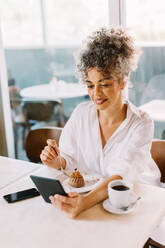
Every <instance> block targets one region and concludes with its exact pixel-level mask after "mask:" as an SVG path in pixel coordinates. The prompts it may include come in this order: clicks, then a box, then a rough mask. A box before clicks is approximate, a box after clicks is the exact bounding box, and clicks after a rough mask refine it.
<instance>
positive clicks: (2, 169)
mask: <svg viewBox="0 0 165 248" xmlns="http://www.w3.org/2000/svg"><path fill="white" fill-rule="evenodd" d="M40 168H41V166H40V165H37V164H34V163H30V162H29V163H27V162H25V161H21V160H16V159H9V158H6V157H2V156H0V189H2V188H4V187H6V186H8V185H9V184H11V183H13V182H15V181H17V180H19V179H20V178H22V177H24V176H26V175H27V174H29V173H31V172H34V171H35V170H37V169H40Z"/></svg>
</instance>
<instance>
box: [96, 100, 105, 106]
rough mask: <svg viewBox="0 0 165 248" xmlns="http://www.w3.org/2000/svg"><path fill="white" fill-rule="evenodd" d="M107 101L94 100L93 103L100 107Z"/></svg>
mask: <svg viewBox="0 0 165 248" xmlns="http://www.w3.org/2000/svg"><path fill="white" fill-rule="evenodd" d="M106 101H107V99H99V100H95V103H96V104H97V105H101V104H103V103H104V102H106Z"/></svg>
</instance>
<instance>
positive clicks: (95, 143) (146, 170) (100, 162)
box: [41, 28, 160, 217]
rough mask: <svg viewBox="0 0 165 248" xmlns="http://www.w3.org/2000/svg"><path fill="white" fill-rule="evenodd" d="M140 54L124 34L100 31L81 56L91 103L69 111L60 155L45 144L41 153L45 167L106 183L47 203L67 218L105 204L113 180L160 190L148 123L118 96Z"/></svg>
mask: <svg viewBox="0 0 165 248" xmlns="http://www.w3.org/2000/svg"><path fill="white" fill-rule="evenodd" d="M139 54H140V51H139V49H137V48H136V47H135V45H134V41H133V39H132V38H131V37H130V36H129V35H128V34H127V33H126V32H124V31H123V30H122V29H110V30H107V29H105V28H102V29H100V30H98V31H96V32H94V33H93V34H92V35H91V36H89V37H88V40H87V43H86V44H85V47H84V48H83V49H82V50H81V52H80V55H79V61H78V63H77V69H78V72H79V75H80V78H81V80H82V81H83V82H84V83H85V84H86V85H87V88H88V94H89V96H90V99H91V101H90V102H84V103H81V104H79V105H78V106H77V108H76V109H75V110H74V111H73V113H72V116H71V118H70V120H69V121H68V122H67V124H66V125H65V128H64V129H63V132H62V135H61V138H60V145H59V146H60V149H58V147H57V145H56V143H55V141H53V140H48V146H47V147H45V148H44V150H43V151H42V153H41V160H42V162H43V163H44V164H46V165H47V166H50V167H53V168H56V169H60V168H61V167H62V168H63V169H65V170H66V171H69V170H70V171H71V172H73V170H74V168H78V169H79V170H81V171H84V172H90V171H92V172H97V173H100V174H101V175H102V176H103V177H105V181H104V182H103V183H102V184H101V185H99V186H98V187H97V188H96V189H95V190H93V191H92V192H90V193H88V194H87V195H84V196H82V195H79V194H76V193H70V194H68V197H64V196H60V195H55V196H51V197H50V199H51V202H52V204H53V205H54V206H55V207H57V208H60V209H61V210H62V211H64V212H66V213H67V214H68V215H69V216H70V217H75V216H76V215H78V214H79V213H80V212H82V211H83V210H85V209H87V208H89V207H91V206H93V205H94V204H96V203H98V202H100V201H102V200H104V199H105V198H107V185H108V183H109V182H110V181H112V180H115V179H121V178H124V179H125V180H128V181H131V182H135V181H138V182H143V183H150V184H153V185H159V182H160V172H159V170H158V169H157V166H156V165H155V163H154V161H153V160H152V158H151V155H150V148H151V142H152V137H153V124H152V121H151V120H150V118H149V117H148V115H147V114H146V113H143V112H142V111H140V110H139V109H137V108H136V107H135V106H134V105H133V104H131V103H130V102H129V101H127V100H125V99H124V96H123V92H124V90H125V89H126V87H127V83H128V79H129V75H130V72H131V70H133V69H135V68H136V64H137V60H138V57H139ZM52 147H54V149H53V148H52ZM59 154H60V159H58V158H59V157H58V155H59Z"/></svg>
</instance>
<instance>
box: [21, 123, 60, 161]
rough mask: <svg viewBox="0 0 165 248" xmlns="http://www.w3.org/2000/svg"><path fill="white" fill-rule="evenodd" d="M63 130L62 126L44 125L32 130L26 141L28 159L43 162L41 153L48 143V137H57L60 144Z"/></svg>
mask: <svg viewBox="0 0 165 248" xmlns="http://www.w3.org/2000/svg"><path fill="white" fill-rule="evenodd" d="M61 132H62V128H60V127H43V128H39V129H34V130H31V131H30V132H29V133H28V135H27V138H26V142H25V150H26V155H27V157H28V159H29V160H30V161H31V162H34V163H41V159H40V154H41V151H42V150H43V149H44V147H45V146H46V145H47V143H46V141H47V139H55V140H56V142H57V145H58V143H59V138H60V135H61Z"/></svg>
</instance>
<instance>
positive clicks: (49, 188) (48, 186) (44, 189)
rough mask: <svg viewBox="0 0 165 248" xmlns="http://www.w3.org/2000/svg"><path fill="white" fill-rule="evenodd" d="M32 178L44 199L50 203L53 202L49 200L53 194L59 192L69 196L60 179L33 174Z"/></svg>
mask: <svg viewBox="0 0 165 248" xmlns="http://www.w3.org/2000/svg"><path fill="white" fill-rule="evenodd" d="M30 178H31V179H32V181H33V183H34V184H35V186H36V187H37V189H38V191H39V192H40V194H41V196H42V197H43V199H44V200H45V201H46V202H48V203H51V202H50V200H49V197H50V196H51V195H55V194H59V195H64V196H67V193H66V192H65V190H64V188H63V187H62V185H61V183H60V181H59V180H56V179H51V178H46V177H39V176H33V175H31V176H30Z"/></svg>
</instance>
